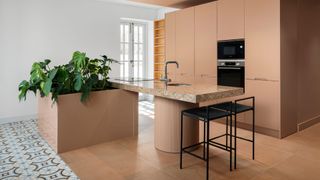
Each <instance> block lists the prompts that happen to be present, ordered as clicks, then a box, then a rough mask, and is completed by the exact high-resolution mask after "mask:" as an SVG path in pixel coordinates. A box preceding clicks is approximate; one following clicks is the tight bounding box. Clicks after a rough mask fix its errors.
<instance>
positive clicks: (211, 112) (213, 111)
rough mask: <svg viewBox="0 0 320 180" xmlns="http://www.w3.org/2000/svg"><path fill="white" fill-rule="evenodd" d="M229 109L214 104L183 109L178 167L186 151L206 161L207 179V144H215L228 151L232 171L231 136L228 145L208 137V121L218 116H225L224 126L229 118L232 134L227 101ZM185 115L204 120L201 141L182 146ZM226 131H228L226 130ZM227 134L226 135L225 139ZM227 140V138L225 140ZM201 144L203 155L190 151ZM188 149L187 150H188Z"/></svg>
mask: <svg viewBox="0 0 320 180" xmlns="http://www.w3.org/2000/svg"><path fill="white" fill-rule="evenodd" d="M228 104H230V106H229V111H225V110H220V109H217V108H214V106H206V107H200V108H194V109H189V110H184V111H182V112H181V129H180V131H181V139H180V169H182V154H183V153H188V154H190V155H192V156H194V157H196V158H199V159H202V160H204V161H206V179H209V146H210V145H211V146H215V147H217V148H220V149H222V150H225V151H228V152H229V153H230V171H232V151H233V150H234V148H232V136H229V137H230V146H228V144H227V143H226V144H225V145H223V144H221V143H217V142H215V141H214V139H216V138H210V121H213V120H217V119H220V118H226V124H227V125H226V126H228V121H229V119H230V134H232V120H231V118H232V117H231V116H232V114H231V113H230V112H231V104H232V103H231V102H229V103H228ZM184 116H187V117H189V118H191V119H192V120H200V121H202V122H204V127H203V130H204V132H203V141H202V142H199V143H197V144H193V145H190V146H188V147H183V121H184V119H183V117H184ZM227 131H228V128H226V132H227ZM227 133H228V132H227ZM227 138H228V136H226V139H227ZM226 142H227V140H226ZM201 144H203V156H202V157H201V156H199V155H197V154H194V153H192V152H191V150H190V149H191V148H194V147H196V146H199V145H201ZM188 149H189V150H188Z"/></svg>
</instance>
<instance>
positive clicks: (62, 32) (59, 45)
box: [0, 0, 158, 123]
mask: <svg viewBox="0 0 320 180" xmlns="http://www.w3.org/2000/svg"><path fill="white" fill-rule="evenodd" d="M157 13H158V12H157V10H156V9H152V8H143V7H134V6H127V5H123V4H115V3H107V2H101V1H95V0H0V62H1V65H0V68H1V70H0V123H2V122H5V121H7V120H9V119H12V118H16V119H17V118H18V117H27V116H33V115H35V114H36V113H37V111H36V99H35V97H34V96H33V95H32V94H30V95H29V96H28V98H27V101H26V102H21V103H19V101H18V98H17V97H18V89H17V87H18V84H19V82H20V81H21V80H23V79H26V78H27V77H28V76H29V71H30V67H31V64H32V63H33V62H34V61H39V60H43V59H44V58H49V59H52V60H53V64H61V63H66V62H68V61H69V60H70V58H71V55H72V52H73V51H76V50H80V51H85V52H87V54H88V55H89V56H90V57H96V56H99V55H102V54H106V55H108V56H110V57H112V58H115V59H119V56H120V48H119V47H120V43H119V37H120V32H119V23H120V18H123V17H127V18H134V19H146V20H154V19H156V17H157V15H158V14H157ZM118 73H119V67H118V65H115V66H114V67H113V71H112V73H111V76H118ZM18 119H19V118H18Z"/></svg>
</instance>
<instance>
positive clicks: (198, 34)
mask: <svg viewBox="0 0 320 180" xmlns="http://www.w3.org/2000/svg"><path fill="white" fill-rule="evenodd" d="M194 67H195V80H196V81H197V82H199V81H201V82H210V83H216V82H217V81H216V78H217V3H216V2H212V3H207V4H203V5H199V6H196V7H195V66H194Z"/></svg>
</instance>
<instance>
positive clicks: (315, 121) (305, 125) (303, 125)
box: [298, 115, 320, 131]
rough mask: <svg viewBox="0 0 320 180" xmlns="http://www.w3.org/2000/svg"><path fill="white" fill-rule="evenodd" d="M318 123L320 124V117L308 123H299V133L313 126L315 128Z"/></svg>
mask: <svg viewBox="0 0 320 180" xmlns="http://www.w3.org/2000/svg"><path fill="white" fill-rule="evenodd" d="M317 123H320V115H319V116H316V117H314V118H312V119H309V120H306V121H304V122H302V123H299V124H298V131H303V130H305V129H307V128H309V127H311V126H313V125H315V124H317Z"/></svg>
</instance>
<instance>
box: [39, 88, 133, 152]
mask: <svg viewBox="0 0 320 180" xmlns="http://www.w3.org/2000/svg"><path fill="white" fill-rule="evenodd" d="M38 112H39V115H38V128H39V132H40V134H41V135H42V137H43V138H45V139H46V140H47V141H48V143H49V144H50V145H51V147H52V148H53V149H54V150H55V151H56V152H57V153H62V152H66V151H70V150H74V149H78V148H82V147H87V146H91V145H95V144H99V143H103V142H107V141H112V140H116V139H119V138H124V137H130V136H136V135H137V134H138V94H137V93H134V92H129V91H125V90H120V89H114V90H104V91H96V92H92V93H91V94H90V97H89V99H88V101H86V103H85V104H83V103H81V102H80V93H76V94H67V95H61V96H59V98H58V103H55V104H53V103H52V101H51V99H50V98H41V97H39V98H38Z"/></svg>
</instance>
